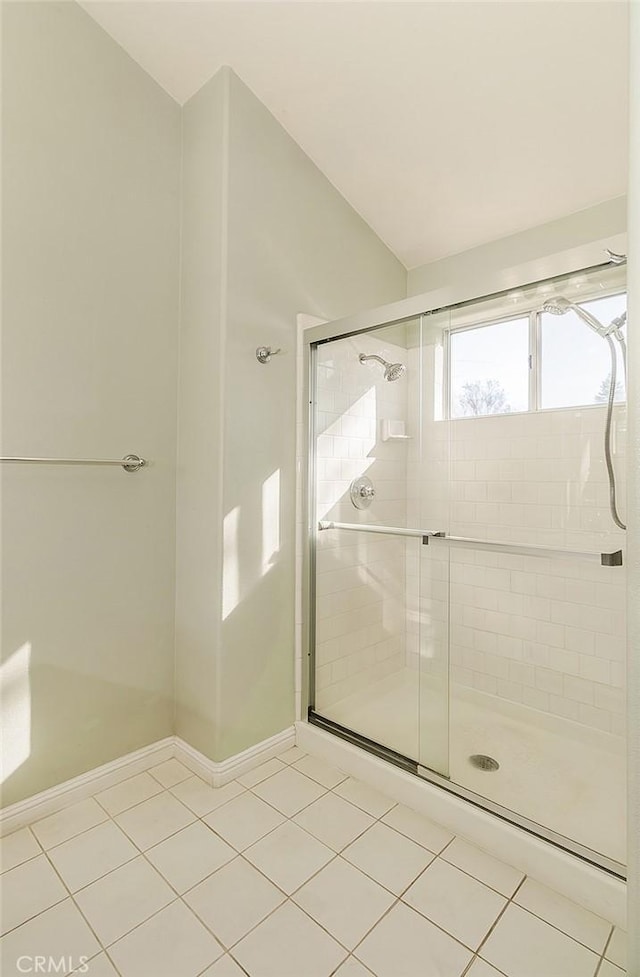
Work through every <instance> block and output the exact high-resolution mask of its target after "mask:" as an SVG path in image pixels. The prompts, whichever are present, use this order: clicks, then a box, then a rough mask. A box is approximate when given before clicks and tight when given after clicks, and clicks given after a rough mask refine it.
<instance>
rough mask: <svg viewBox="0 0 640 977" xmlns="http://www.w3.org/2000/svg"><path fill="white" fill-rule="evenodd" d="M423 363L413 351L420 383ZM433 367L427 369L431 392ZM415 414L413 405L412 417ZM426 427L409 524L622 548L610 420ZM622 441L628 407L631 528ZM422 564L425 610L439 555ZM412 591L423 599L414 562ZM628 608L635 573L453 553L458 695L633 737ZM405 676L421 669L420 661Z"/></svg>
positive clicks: (586, 412) (618, 438)
mask: <svg viewBox="0 0 640 977" xmlns="http://www.w3.org/2000/svg"><path fill="white" fill-rule="evenodd" d="M418 355H419V353H418V351H414V350H412V351H411V357H410V363H411V364H412V367H413V371H412V372H417V371H416V363H417V360H416V358H417V356H418ZM434 363H435V358H434V357H429V355H427V356H426V358H425V360H424V363H423V369H424V375H425V383H426V387H427V388H428V387H429V384H430V382H432V381H430V378H429V371H430V370H431V371H432V370H433V364H434ZM416 404H417V401H416V399H414V398H409V402H408V406H409V412H410V414H411V411H412V410H415V409H416ZM422 413H423V417H422V421H423V425H424V441H423V461H422V463H420V462H419V461H418V456H417V454H416V456H415V459H414V460H413V463H412V461H410V465H409V478H410V484H409V501H408V506H409V513H408V515H409V520H410V521H411V520H412V519H419V522H418V523H415V524H420V525H423V526H427V527H432V526H433V525H435V523H436V522H437V523H438V525H440V520H443V526H444V527H445V528H446V529H447V530H448V532H450V533H451V534H453V535H459V536H468V537H474V538H476V539H487V540H502V541H508V542H520V543H533V544H539V545H548V546H550V547H553V548H565V549H570V550H579V551H585V550H586V551H593V552H595V553H600V552H605V551H606V552H608V551H613V550H617V549H621V548H623V546H624V533H623V532H622V531H620V530H619V529H617V528H616V527H615V525H614V523H613V521H612V519H611V515H610V512H609V485H608V479H607V473H606V467H605V460H604V448H603V433H604V427H605V408H604V407H599V406H597V407H596V406H594V407H585V408H582V409H566V410H553V411H540V412H531V413H523V414H512V415H497V416H493V417H473V418H467V419H460V420H453V421H438V420H434V417H433V415H432V416H429V411H428V404H427V410H426V411H425V409H424V407H423V411H422ZM436 416H437V415H436ZM410 423H413V421H412V420H410ZM625 428H626V407H625V406H618V407H616V408H615V413H614V455H615V457H614V461H615V468H616V473H617V482H618V498H619V502H620V508H621V510H622V513H623V514H624V511H625V497H624V485H625V457H624V446H625V433H626V431H625ZM447 454H448V456H449V457H448V459H447V457H446V456H447ZM434 455H435V462H434ZM434 469H435V470H434ZM447 508H448V514H447V513H446V509H447ZM431 549H433V550H435V546H433V547H431ZM423 550H425V551H426V552H423V554H422V559H423V574H422V592H423V599H424V597H425V596H428V595H426V594H425V580H426V579H427V577H426V574H425V572H424V561H425V560H427V559H429V558H430V556H431V554H429V555H428V549H427V548H426V547H424V548H423ZM410 566H411V569H409V568H410ZM407 581H408V584H409V586H410V587H413V588H414V591H415V589H416V588H417V587H418V585H419V580H418V577H417V574H416V570H415V567H413V565H412V564H411V563H410V562H408V564H407ZM624 594H625V568H624V567H601V566H599V565H598V564H597V563H594V564H587V563H584V562H581V561H579V560H577V559H567V560H558V559H541V558H539V557H521V556H514V555H501V554H498V553H489V552H484V551H479V550H474V549H471V548H470V549H468V550H459V549H456V550H451V553H450V602H451V603H450V627H449V637H450V642H451V681H452V687H453V691H454V693H455V689H456V687H464V688H472V689H475V690H478V691H480V692H483V693H489V694H490V695H494V696H498V697H499V698H502V699H506V700H509V701H510V702H516V703H521V704H523V705H525V706H530V707H532V708H533V709H537V710H540V711H542V712H545V713H549V714H553V715H555V716H561V717H565V718H568V719H571V720H573V721H574V722H577V723H581V724H583V725H585V726H590V727H593V728H595V729H598V730H602V731H604V732H606V733H612V734H614V735H616V736H623V735H624V722H625V719H624V708H625V704H624V702H625V696H624V688H623V685H624V655H625V638H624V636H625V627H626V621H625V613H624V606H625V603H624V602H625V596H624ZM413 599H414V600H415V593H414V597H413ZM423 627H424V616H423ZM411 640H413V641H414V644H413V645H412V648H413V650H414V651H417V638H414V639H410V641H411ZM407 663H408V664H409V665H413V666H414V667H415V665H416V663H417V662H416V656H415V655H414V657H413V658H412V659H411V658H410V659H409V660H408V662H407Z"/></svg>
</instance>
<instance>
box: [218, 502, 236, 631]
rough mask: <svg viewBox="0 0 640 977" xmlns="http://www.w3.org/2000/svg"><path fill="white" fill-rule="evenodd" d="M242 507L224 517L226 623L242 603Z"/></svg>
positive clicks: (224, 618) (223, 609) (223, 576)
mask: <svg viewBox="0 0 640 977" xmlns="http://www.w3.org/2000/svg"><path fill="white" fill-rule="evenodd" d="M239 524H240V507H239V506H236V507H235V509H232V510H231V511H230V512H228V513H227V514H226V516H225V517H224V522H223V526H222V546H223V553H222V620H223V621H225V620H226V619H227V618H228V617H229V615H230V614H231V612H232V611H233V610H234V609H235V608H236V607H237V606H238V604H239V603H240V558H239V554H238V526H239Z"/></svg>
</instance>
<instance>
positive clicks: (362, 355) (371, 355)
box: [358, 353, 390, 367]
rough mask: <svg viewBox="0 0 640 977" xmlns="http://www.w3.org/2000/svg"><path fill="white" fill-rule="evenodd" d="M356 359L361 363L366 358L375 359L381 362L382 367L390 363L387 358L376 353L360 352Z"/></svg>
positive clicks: (364, 361)
mask: <svg viewBox="0 0 640 977" xmlns="http://www.w3.org/2000/svg"><path fill="white" fill-rule="evenodd" d="M358 359H359V360H360V362H361V363H366V362H367V360H377V361H378V363H382V365H383V366H384V367H387V366H389V365H390V364H389V362H388V361H387V360H383V359H382V357H381V356H378V355H377V354H376V353H360V356H359V357H358Z"/></svg>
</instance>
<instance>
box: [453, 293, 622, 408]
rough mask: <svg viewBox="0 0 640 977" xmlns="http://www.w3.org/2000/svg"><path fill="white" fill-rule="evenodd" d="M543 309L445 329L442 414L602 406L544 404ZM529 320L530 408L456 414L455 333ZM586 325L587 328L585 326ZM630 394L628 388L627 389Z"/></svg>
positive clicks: (607, 295)
mask: <svg viewBox="0 0 640 977" xmlns="http://www.w3.org/2000/svg"><path fill="white" fill-rule="evenodd" d="M626 294H627V288H626V286H625V287H624V288H621V287H620V285H616V286H612V287H611V288H610V289H606V290H602V289H599V290H598V291H596V292H595V293H594V294H589V293H587V294H585V295H583V296H580V298H579V301H580V302H583V303H584V302H592V301H594V300H595V299H598V298H610V297H611V296H614V295H626ZM542 315H543V313H542V310H541V309H540V307H539V305H538V304H536V305H534V306H531V307H530V308H527V307H526V306H525V307H524V308H523V309H519V310H518V312H513V311H511V312H509V313H505V314H504V315H494V316H488V317H487V318H486V319H479V320H477V321H475V322H472V323H469V325H466V324H465V325H462V326H451V327H450V328H448V329H446V330H445V332H444V339H443V353H444V355H443V370H444V378H443V380H444V382H443V384H442V393H443V403H442V411H443V413H442V416H443V418H444V419H445V420H447V421H469V420H482V419H483V418H486V417H513V416H518V415H521V414H534V413H540V412H544V413H547V412H548V411H558V410H586V409H587V408H593V407H595V408H601V407H602V406H603V405H602V404H593V403H592V404H572V405H570V406H568V407H542V326H541V322H542ZM526 318H528V319H529V353H528V355H529V385H528V393H527V396H528V407H527V408H526V410H518V411H515V410H514V411H508V412H505V413H500V414H477V415H476V414H468V415H465V416H463V417H454V416H453V414H452V403H451V396H452V388H451V370H452V366H453V362H452V358H451V336H452V335H453V334H454V333H460V332H471V330H472V329H483V328H485V327H486V326H494V325H499V324H500V323H502V322H512V321H514V320H516V319H526ZM585 328H586V327H585ZM625 393H626V391H625ZM616 403H617V405H622V404H626V397H625V399H624V400H622V401H616Z"/></svg>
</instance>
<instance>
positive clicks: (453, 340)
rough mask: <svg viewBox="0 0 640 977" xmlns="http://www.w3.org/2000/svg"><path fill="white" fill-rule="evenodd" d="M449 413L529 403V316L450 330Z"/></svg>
mask: <svg viewBox="0 0 640 977" xmlns="http://www.w3.org/2000/svg"><path fill="white" fill-rule="evenodd" d="M449 356H450V363H451V401H450V403H451V417H474V416H476V417H478V416H486V415H487V414H511V413H514V412H516V411H525V410H528V408H529V319H528V317H524V318H518V319H511V320H509V321H503V322H494V323H491V324H489V325H487V326H480V327H478V328H475V329H461V330H457V331H455V332H452V333H451V335H450V339H449Z"/></svg>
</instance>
